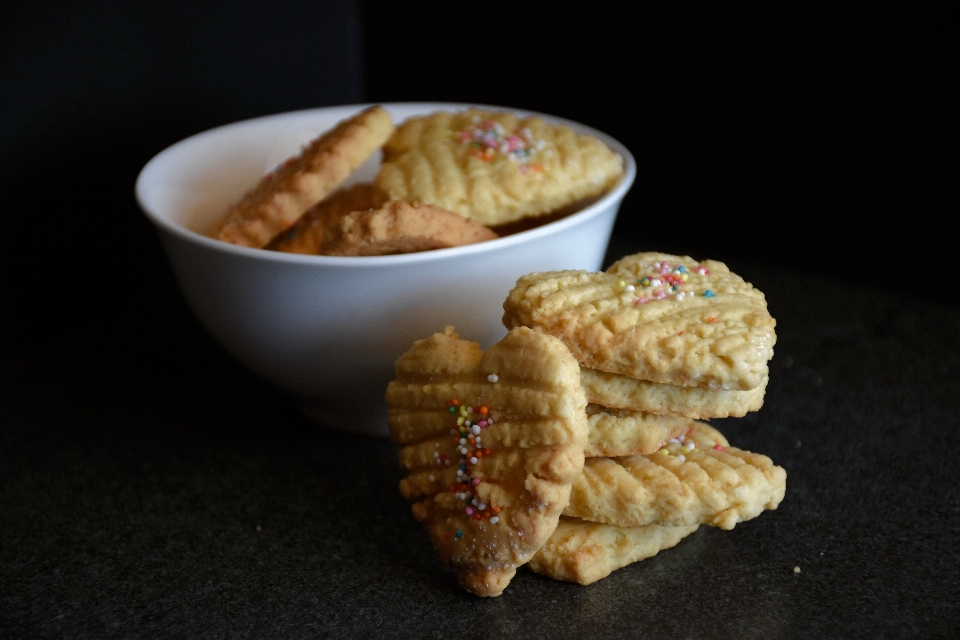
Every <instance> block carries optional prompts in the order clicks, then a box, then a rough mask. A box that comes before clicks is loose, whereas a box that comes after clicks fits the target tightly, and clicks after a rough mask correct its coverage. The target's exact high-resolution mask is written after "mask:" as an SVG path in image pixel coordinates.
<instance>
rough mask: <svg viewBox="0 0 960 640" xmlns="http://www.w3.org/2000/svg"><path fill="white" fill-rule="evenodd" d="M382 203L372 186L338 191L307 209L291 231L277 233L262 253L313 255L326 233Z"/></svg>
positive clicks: (377, 191) (380, 196) (353, 187)
mask: <svg viewBox="0 0 960 640" xmlns="http://www.w3.org/2000/svg"><path fill="white" fill-rule="evenodd" d="M384 202H385V197H384V195H383V193H382V192H381V191H380V190H379V189H377V188H376V187H375V186H373V185H372V184H355V185H353V186H351V187H348V188H346V189H341V190H340V191H337V192H335V193H333V194H332V195H330V196H329V197H327V198H324V199H323V200H321V201H320V202H318V203H317V204H315V205H313V206H312V207H310V208H309V209H307V211H306V213H304V214H303V215H302V216H300V218H299V219H298V220H297V221H296V222H295V223H294V224H293V226H292V227H290V228H289V229H287V230H285V231H281V232H280V233H279V235H277V237H275V238H274V239H273V240H271V241H270V242H269V244H267V246H265V247H264V249H270V250H272V251H284V252H287V253H302V254H305V255H314V256H315V255H317V254H319V253H320V245H321V244H323V236H324V233H325V232H326V230H327V229H328V228H329V227H330V226H331V225H333V224H336V222H337V221H338V220H339V219H340V218H342V217H343V216H345V215H347V214H348V213H352V212H354V211H366V210H367V209H375V208H377V207H379V206H380V205H382V204H383V203H384Z"/></svg>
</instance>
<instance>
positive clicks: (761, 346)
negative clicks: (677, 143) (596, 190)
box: [503, 253, 776, 391]
mask: <svg viewBox="0 0 960 640" xmlns="http://www.w3.org/2000/svg"><path fill="white" fill-rule="evenodd" d="M609 271H610V272H609V273H591V272H586V271H553V272H546V273H534V274H529V275H526V276H523V277H522V278H520V279H519V280H518V281H517V284H516V286H515V287H514V288H513V289H512V290H511V291H510V294H509V295H508V297H507V299H506V301H505V302H504V305H503V308H504V316H503V323H504V325H505V326H506V327H507V328H512V327H517V326H527V327H531V328H533V329H536V330H537V331H540V332H543V333H548V334H551V335H555V336H557V337H560V338H561V339H562V340H563V341H564V343H566V345H567V346H568V347H570V350H571V351H572V352H573V354H574V356H576V358H577V360H579V362H580V363H581V365H582V366H584V367H585V368H588V369H596V370H599V371H605V372H608V373H615V374H619V375H623V376H627V377H630V378H636V379H638V380H647V381H650V382H659V383H662V384H672V385H678V386H688V387H706V388H709V389H719V390H739V391H748V390H750V389H756V388H757V387H759V386H760V385H761V384H763V382H764V381H765V380H766V378H767V375H768V367H767V362H768V361H769V360H770V358H771V357H772V356H773V345H774V343H775V342H776V334H775V332H774V327H775V325H776V323H775V321H774V319H773V318H772V317H771V316H770V313H769V312H768V311H767V303H766V301H765V299H764V296H763V294H762V293H761V292H760V291H757V290H756V289H754V288H753V287H752V286H751V285H750V284H749V283H746V282H744V281H743V279H742V278H740V277H739V276H737V275H735V274H733V273H731V272H730V271H729V270H728V269H727V267H726V266H725V265H724V264H723V263H720V262H713V261H705V262H703V263H698V262H696V261H694V260H693V259H692V258H688V257H681V256H669V255H666V254H653V253H647V254H637V255H635V256H628V257H627V258H624V259H623V260H621V261H619V262H617V263H616V264H614V265H613V266H612V267H611V268H610V270H609Z"/></svg>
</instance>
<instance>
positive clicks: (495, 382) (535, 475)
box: [386, 327, 587, 596]
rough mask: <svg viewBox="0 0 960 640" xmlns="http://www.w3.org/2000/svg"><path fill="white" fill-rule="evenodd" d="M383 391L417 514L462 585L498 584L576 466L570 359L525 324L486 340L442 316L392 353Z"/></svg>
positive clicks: (582, 431) (577, 418) (579, 406)
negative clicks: (428, 332)
mask: <svg viewBox="0 0 960 640" xmlns="http://www.w3.org/2000/svg"><path fill="white" fill-rule="evenodd" d="M386 400H387V405H388V424H389V427H390V434H391V437H392V438H393V439H394V441H395V442H396V443H398V444H399V445H400V446H401V449H400V456H399V457H400V464H401V466H402V467H403V468H404V469H405V470H406V472H407V474H408V475H407V477H405V478H404V479H403V480H402V481H401V482H400V492H401V493H402V494H403V495H404V496H405V497H406V498H408V499H411V500H415V501H416V502H415V503H414V504H413V506H412V511H413V515H414V517H416V519H417V520H419V521H420V522H421V523H422V524H423V525H424V527H425V528H426V530H427V532H428V533H429V535H430V538H431V540H432V541H433V544H434V546H435V547H436V549H437V552H438V553H439V555H440V558H441V559H442V560H443V561H444V562H445V563H447V564H450V565H453V566H454V567H456V568H457V570H458V573H459V582H460V585H461V586H462V587H463V588H464V589H466V590H468V591H470V592H472V593H475V594H477V595H480V596H496V595H499V594H500V593H501V592H502V591H503V589H504V588H506V586H507V585H508V584H509V582H510V580H511V578H512V577H513V575H514V574H515V573H516V569H517V567H519V566H521V565H523V564H525V563H527V562H528V561H529V560H530V558H531V557H533V554H534V553H536V551H537V549H539V548H540V547H541V546H543V544H544V543H545V542H546V541H547V539H548V538H549V537H550V535H551V534H552V533H553V531H554V529H556V527H557V522H558V521H559V518H560V512H561V511H562V510H563V508H564V506H566V504H567V502H568V501H569V497H570V486H571V483H572V482H573V481H574V480H575V479H576V478H577V477H578V476H579V475H580V472H581V471H582V469H583V459H584V455H583V452H584V448H585V447H586V442H587V414H586V399H585V398H584V395H583V390H582V389H581V388H580V374H579V369H578V366H577V362H576V360H575V359H574V358H573V356H572V355H571V354H570V352H569V350H568V349H567V348H566V347H565V346H564V345H563V343H562V342H560V341H559V340H557V339H556V338H554V337H552V336H546V335H543V334H539V333H536V332H534V331H531V330H530V329H526V328H518V329H514V330H512V331H510V332H509V333H508V334H507V335H506V337H504V338H503V340H501V341H500V342H498V343H496V344H494V345H492V346H491V347H490V348H489V349H487V350H486V351H485V352H484V351H482V350H481V349H480V346H479V345H478V344H477V343H476V342H470V341H467V340H460V339H459V338H458V336H457V335H456V334H455V333H454V332H453V329H452V328H451V327H447V328H446V329H445V331H444V332H443V333H437V334H434V335H433V336H432V337H430V338H426V339H424V340H420V341H417V342H416V343H414V345H413V347H411V349H410V350H409V351H407V352H406V353H405V354H403V355H402V356H401V357H400V358H399V359H398V360H397V362H396V379H395V380H394V381H393V382H391V383H390V385H389V386H388V388H387V395H386Z"/></svg>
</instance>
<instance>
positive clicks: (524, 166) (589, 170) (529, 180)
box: [375, 109, 623, 226]
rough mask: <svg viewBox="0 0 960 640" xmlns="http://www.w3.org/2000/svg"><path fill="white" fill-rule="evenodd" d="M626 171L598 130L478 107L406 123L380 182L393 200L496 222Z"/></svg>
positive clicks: (536, 210)
mask: <svg viewBox="0 0 960 640" xmlns="http://www.w3.org/2000/svg"><path fill="white" fill-rule="evenodd" d="M622 175H623V158H622V157H621V156H620V155H618V154H616V153H614V152H613V151H612V150H611V149H610V148H609V147H607V146H606V145H605V144H604V143H602V142H601V141H600V140H598V139H596V138H594V137H592V136H588V135H584V134H578V133H575V132H574V131H573V130H572V129H570V128H569V127H566V126H563V125H550V124H547V123H546V122H544V121H543V120H542V119H540V118H537V117H529V118H517V117H516V116H515V115H513V114H511V113H506V112H493V111H482V110H476V109H471V110H467V111H461V112H458V113H449V112H436V113H433V114H430V115H427V116H422V117H416V118H411V119H409V120H407V121H406V122H404V123H402V124H401V125H400V126H399V127H397V130H396V132H395V133H394V135H393V136H392V137H391V138H390V140H389V141H388V142H387V144H386V145H384V149H383V164H382V165H381V167H380V170H379V172H378V174H377V177H376V179H375V183H376V185H377V186H378V187H380V188H381V189H383V190H384V191H385V192H386V193H387V194H388V196H389V197H390V198H391V199H393V200H407V201H420V202H424V203H427V204H432V205H435V206H438V207H442V208H444V209H449V210H450V211H454V212H456V213H459V214H460V215H463V216H466V217H468V218H473V219H475V220H477V221H479V222H481V223H482V224H484V225H487V226H496V225H502V224H507V223H510V222H514V221H516V220H520V219H522V218H526V217H530V216H541V215H545V214H548V213H551V212H553V211H555V210H558V209H561V208H563V207H565V206H567V205H570V204H572V203H575V202H578V201H580V200H584V199H587V198H591V197H594V196H597V195H599V194H601V193H603V192H605V191H607V190H609V189H610V188H612V187H613V186H614V185H615V184H616V183H617V182H618V181H619V180H620V178H621V176H622Z"/></svg>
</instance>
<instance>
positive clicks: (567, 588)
mask: <svg viewBox="0 0 960 640" xmlns="http://www.w3.org/2000/svg"><path fill="white" fill-rule="evenodd" d="M616 249H617V250H619V251H622V252H626V251H638V250H641V249H649V248H648V247H635V248H634V247H627V246H621V247H617V248H616ZM615 257H618V256H615ZM694 257H697V258H704V257H710V256H694ZM730 266H731V268H733V269H734V270H735V271H737V272H738V273H740V274H741V275H743V276H744V277H745V278H746V279H747V280H749V281H751V282H752V283H753V284H754V285H755V286H757V287H758V288H760V289H761V290H762V291H764V292H765V293H766V295H767V299H768V301H769V306H770V310H771V312H772V314H773V315H774V317H775V318H777V321H778V326H777V334H778V342H777V346H776V350H775V353H776V355H775V356H774V359H773V361H772V363H771V380H770V386H769V389H768V391H767V398H766V403H765V405H764V407H763V409H762V410H761V411H760V412H758V413H755V414H751V415H750V416H748V417H746V418H742V419H737V420H733V419H730V420H718V421H714V423H715V424H716V425H717V426H718V427H719V428H720V429H721V430H722V431H724V433H725V434H726V435H727V436H728V438H729V439H730V441H731V442H732V443H734V444H736V445H738V446H740V447H743V448H746V449H751V450H755V451H759V452H762V453H765V454H767V455H769V456H770V457H772V458H773V459H774V461H775V462H777V463H778V464H780V465H782V466H783V467H785V468H786V469H787V472H788V480H787V495H786V498H785V500H784V502H783V504H782V505H781V506H780V508H779V509H778V510H776V511H773V512H766V513H764V514H763V515H761V516H760V517H758V518H757V519H755V520H752V521H750V522H746V523H743V524H740V525H738V526H737V527H736V529H734V530H733V531H729V532H728V531H721V530H717V529H711V528H707V527H703V528H701V530H700V531H698V532H697V533H696V534H694V535H693V536H691V537H690V538H688V539H687V540H685V541H683V542H681V543H680V544H679V545H678V546H677V547H676V548H674V549H671V550H668V551H665V552H663V553H661V554H659V555H658V556H656V557H654V558H652V559H649V560H645V561H643V562H640V563H638V564H635V565H632V566H630V567H627V568H625V569H622V570H620V571H617V572H615V573H614V574H612V575H611V576H610V577H608V578H606V579H604V580H601V581H600V582H598V583H596V584H594V585H592V586H589V587H580V586H577V585H572V584H564V583H559V582H553V581H551V580H549V579H546V578H543V577H541V576H537V575H535V574H533V573H531V572H529V571H524V570H521V571H520V572H519V573H518V575H517V577H516V578H515V579H514V581H513V583H512V584H511V586H510V587H509V588H508V589H507V591H506V592H505V593H504V594H503V596H501V597H499V598H495V599H487V600H482V599H478V598H475V597H473V596H471V595H469V594H467V593H465V592H463V591H461V590H460V589H458V588H457V586H456V578H455V573H454V572H453V571H452V570H451V569H449V568H447V567H444V566H443V565H442V564H441V563H440V562H439V561H438V560H437V558H436V556H435V554H434V552H433V550H432V548H431V546H430V543H429V541H428V539H427V537H426V535H425V534H424V533H423V531H422V530H421V529H420V527H419V525H418V524H417V523H416V522H415V521H414V519H413V517H412V516H411V515H410V511H409V508H408V505H407V504H406V503H405V502H404V501H403V500H402V499H401V498H400V496H399V494H398V492H397V482H398V480H399V478H400V476H401V474H400V470H399V468H398V466H397V463H396V448H395V446H394V445H393V444H392V443H390V442H389V441H386V440H380V439H375V438H370V437H360V436H355V435H348V434H342V433H338V432H334V431H329V430H326V429H324V428H322V427H320V426H317V425H315V424H313V423H311V422H308V421H307V420H306V419H304V418H303V417H301V415H300V414H299V413H298V412H297V411H296V409H295V408H294V407H293V405H292V403H291V402H290V400H289V399H288V398H286V397H285V396H284V395H283V394H281V393H279V392H277V391H274V390H273V389H271V388H270V387H269V386H267V385H265V384H264V383H262V382H261V381H259V380H258V379H256V378H254V377H253V376H252V375H250V374H248V373H247V372H246V371H244V370H243V369H241V368H240V367H239V366H238V365H236V364H235V363H234V362H233V361H232V360H230V359H229V358H228V357H227V356H226V355H224V354H223V353H222V352H221V351H220V350H219V349H218V347H216V346H215V345H214V343H213V342H212V341H211V340H210V339H209V338H208V337H207V336H206V335H205V334H204V333H203V332H202V330H201V329H200V328H199V326H198V325H197V324H196V323H195V321H194V320H193V319H192V317H191V316H190V315H189V312H188V311H187V310H186V309H185V308H184V307H183V304H182V302H181V301H180V299H179V297H178V296H177V295H176V293H175V292H174V291H173V290H172V288H165V289H161V290H158V291H156V292H153V293H151V294H149V295H145V296H144V297H143V298H142V299H141V301H140V303H139V304H138V305H126V306H124V307H121V308H119V309H117V310H115V311H114V312H111V313H110V314H106V315H104V316H103V318H102V321H101V322H99V323H93V324H89V325H86V326H82V327H77V329H76V330H75V331H73V332H72V333H70V334H68V335H65V336H60V337H58V338H56V339H53V340H51V341H49V342H47V343H46V344H45V345H43V346H41V347H39V348H35V349H33V350H31V351H29V352H27V353H25V354H23V355H22V356H20V357H18V358H17V359H15V360H12V361H8V362H6V363H5V364H3V366H2V369H0V393H2V395H0V637H3V638H8V637H9V638H21V637H71V638H101V637H124V638H138V637H142V638H156V637H204V638H237V637H258V638H259V637H270V638H301V637H303V638H307V637H331V638H373V637H411V638H414V637H416V638H421V637H422V638H441V637H467V638H471V637H477V638H482V637H505V636H510V637H518V638H519V637H545V638H546V637H549V638H579V637H604V636H605V637H613V636H624V637H650V638H781V637H783V638H794V637H796V638H814V637H816V638H848V637H896V638H900V637H923V638H929V637H950V636H953V635H954V634H956V633H957V632H960V489H958V482H957V479H956V477H955V474H956V473H957V469H958V467H960V465H958V462H957V461H958V459H960V457H958V454H960V439H958V431H960V417H958V416H960V390H958V383H960V309H958V308H957V307H956V306H950V305H949V304H939V303H936V302H931V301H928V300H921V299H915V298H912V297H909V296H908V295H905V294H900V293H896V292H890V291H882V290H879V289H868V288H863V287H858V286H855V285H851V284H839V283H835V282H831V281H826V280H822V279H818V278H815V277H813V276H809V275H804V274H799V273H795V272H789V271H783V270H778V269H773V268H769V267H763V266H759V265H753V264H735V263H730ZM794 567H799V568H800V572H799V573H796V572H795V570H794Z"/></svg>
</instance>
